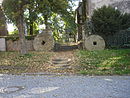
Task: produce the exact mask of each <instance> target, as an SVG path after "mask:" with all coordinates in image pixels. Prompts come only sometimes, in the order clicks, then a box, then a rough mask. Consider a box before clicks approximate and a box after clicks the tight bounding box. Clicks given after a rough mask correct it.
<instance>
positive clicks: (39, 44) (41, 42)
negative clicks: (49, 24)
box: [33, 30, 54, 51]
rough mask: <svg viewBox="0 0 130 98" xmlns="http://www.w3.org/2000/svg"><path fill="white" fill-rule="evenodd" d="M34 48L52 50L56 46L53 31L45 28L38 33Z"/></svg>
mask: <svg viewBox="0 0 130 98" xmlns="http://www.w3.org/2000/svg"><path fill="white" fill-rule="evenodd" d="M33 46H34V49H35V50H36V51H50V50H52V49H53V48H54V39H53V36H52V32H51V31H48V30H44V31H43V32H42V33H40V34H38V35H37V36H36V37H35V39H34V42H33Z"/></svg>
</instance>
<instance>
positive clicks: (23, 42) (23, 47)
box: [17, 14, 27, 55]
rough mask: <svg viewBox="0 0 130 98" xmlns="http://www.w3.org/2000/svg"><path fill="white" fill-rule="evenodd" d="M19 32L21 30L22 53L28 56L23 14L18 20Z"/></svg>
mask: <svg viewBox="0 0 130 98" xmlns="http://www.w3.org/2000/svg"><path fill="white" fill-rule="evenodd" d="M18 21H19V22H18V24H17V25H18V30H19V39H20V53H21V54H23V55H24V54H27V47H26V40H25V34H24V31H25V30H24V25H23V23H24V22H23V14H20V15H19V20H18Z"/></svg>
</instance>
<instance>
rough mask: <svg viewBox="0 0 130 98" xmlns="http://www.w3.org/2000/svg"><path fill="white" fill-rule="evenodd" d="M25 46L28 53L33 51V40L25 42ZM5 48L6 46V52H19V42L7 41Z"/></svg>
mask: <svg viewBox="0 0 130 98" xmlns="http://www.w3.org/2000/svg"><path fill="white" fill-rule="evenodd" d="M26 44H27V45H26V46H27V50H29V51H33V50H34V47H33V40H26ZM6 46H7V48H6V49H7V51H19V50H20V41H19V40H17V41H12V40H7V41H6Z"/></svg>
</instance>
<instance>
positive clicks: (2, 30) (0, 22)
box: [0, 6, 8, 36]
mask: <svg viewBox="0 0 130 98" xmlns="http://www.w3.org/2000/svg"><path fill="white" fill-rule="evenodd" d="M7 34H8V31H7V25H6V18H5V15H4V13H3V10H2V6H0V36H7Z"/></svg>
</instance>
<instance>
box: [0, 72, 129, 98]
mask: <svg viewBox="0 0 130 98" xmlns="http://www.w3.org/2000/svg"><path fill="white" fill-rule="evenodd" d="M0 98H130V76H73V75H70V76H58V75H39V74H37V75H6V74H0Z"/></svg>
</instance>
